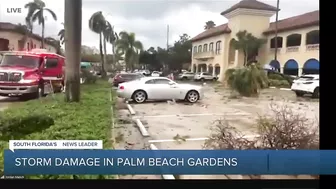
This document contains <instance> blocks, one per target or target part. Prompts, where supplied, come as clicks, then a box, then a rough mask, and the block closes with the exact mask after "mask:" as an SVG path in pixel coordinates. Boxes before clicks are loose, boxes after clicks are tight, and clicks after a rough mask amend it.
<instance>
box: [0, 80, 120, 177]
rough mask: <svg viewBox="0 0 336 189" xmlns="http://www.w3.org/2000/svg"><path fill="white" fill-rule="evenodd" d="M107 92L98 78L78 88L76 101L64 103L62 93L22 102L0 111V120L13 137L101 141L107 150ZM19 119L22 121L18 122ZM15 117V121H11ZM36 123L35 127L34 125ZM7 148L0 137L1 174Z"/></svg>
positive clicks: (108, 102) (109, 111) (105, 86)
mask: <svg viewBox="0 0 336 189" xmlns="http://www.w3.org/2000/svg"><path fill="white" fill-rule="evenodd" d="M110 91H111V88H110V84H109V83H108V82H107V81H101V80H98V81H97V83H96V84H95V85H83V86H82V87H81V101H80V102H79V103H66V102H64V100H63V99H64V95H63V94H55V96H54V97H46V98H42V99H38V100H31V101H26V102H23V103H20V104H17V105H15V106H13V107H10V108H8V109H6V110H5V111H3V112H0V118H5V119H4V120H5V121H4V120H2V119H1V122H2V124H6V125H8V126H10V127H9V128H13V129H11V130H10V131H11V132H7V133H12V135H11V137H13V139H21V140H103V145H104V149H109V148H111V121H112V119H111V116H112V115H111V105H114V104H113V103H114V102H111V101H110ZM41 114H42V116H41ZM30 115H31V116H30ZM7 117H8V118H7ZM21 118H25V119H26V120H25V121H22V120H21V121H18V120H20V119H21ZM15 119H18V120H16V121H15ZM10 120H13V123H10ZM52 121H53V124H52ZM36 123H37V124H38V125H39V126H37V125H34V124H36ZM47 125H48V126H47ZM14 127H16V128H21V131H20V132H19V133H15V129H14ZM33 128H35V129H36V130H34V129H33ZM17 136H20V137H17ZM8 137H9V136H8ZM7 148H8V140H7V139H6V140H0V175H1V173H3V152H4V149H7ZM28 178H43V179H77V178H79V179H82V178H87V179H103V178H112V177H111V176H110V175H105V176H101V175H78V176H76V175H75V176H73V175H34V176H28Z"/></svg>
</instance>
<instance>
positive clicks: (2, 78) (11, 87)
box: [0, 49, 65, 98]
mask: <svg viewBox="0 0 336 189" xmlns="http://www.w3.org/2000/svg"><path fill="white" fill-rule="evenodd" d="M1 54H2V60H1V63H0V96H19V97H34V98H35V97H36V98H37V97H42V96H45V95H47V94H48V93H50V92H60V91H62V89H63V86H64V70H65V58H64V57H63V56H60V55H58V54H55V53H51V52H48V51H47V50H45V49H33V50H32V51H29V52H27V51H7V52H1Z"/></svg>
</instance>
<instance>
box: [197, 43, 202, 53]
mask: <svg viewBox="0 0 336 189" xmlns="http://www.w3.org/2000/svg"><path fill="white" fill-rule="evenodd" d="M198 52H199V53H200V52H202V45H199V46H198Z"/></svg>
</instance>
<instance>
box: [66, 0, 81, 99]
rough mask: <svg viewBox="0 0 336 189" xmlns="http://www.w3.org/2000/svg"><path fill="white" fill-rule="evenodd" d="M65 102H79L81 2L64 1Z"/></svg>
mask: <svg viewBox="0 0 336 189" xmlns="http://www.w3.org/2000/svg"><path fill="white" fill-rule="evenodd" d="M64 5H65V11H64V18H65V27H66V28H67V29H66V30H65V57H66V64H65V66H66V71H65V101H66V102H79V100H80V74H79V73H80V70H79V67H80V59H81V46H82V44H81V43H82V0H65V4H64Z"/></svg>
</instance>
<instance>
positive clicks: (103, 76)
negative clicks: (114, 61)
mask: <svg viewBox="0 0 336 189" xmlns="http://www.w3.org/2000/svg"><path fill="white" fill-rule="evenodd" d="M103 39H104V40H103V42H104V62H105V64H107V59H106V56H107V52H106V37H105V35H103ZM104 66H105V65H104ZM105 77H106V72H104V73H102V78H105Z"/></svg>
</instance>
